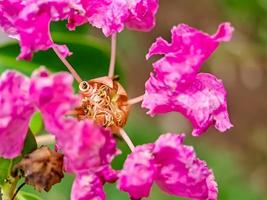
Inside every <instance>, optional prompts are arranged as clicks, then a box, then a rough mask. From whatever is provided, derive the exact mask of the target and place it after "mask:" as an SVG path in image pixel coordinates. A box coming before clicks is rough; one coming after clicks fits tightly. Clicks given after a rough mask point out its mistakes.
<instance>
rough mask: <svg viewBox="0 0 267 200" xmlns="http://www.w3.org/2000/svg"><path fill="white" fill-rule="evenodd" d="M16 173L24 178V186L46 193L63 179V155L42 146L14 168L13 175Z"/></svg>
mask: <svg viewBox="0 0 267 200" xmlns="http://www.w3.org/2000/svg"><path fill="white" fill-rule="evenodd" d="M18 173H21V174H22V176H24V177H25V183H26V184H28V185H32V186H33V187H34V188H35V189H36V190H38V191H42V190H45V191H46V192H48V191H49V190H50V189H51V187H52V185H54V184H56V183H59V182H60V181H61V179H62V178H63V177H64V174H63V155H62V154H60V153H58V152H56V151H53V150H50V149H49V148H48V147H46V146H42V147H40V148H39V149H36V150H35V151H33V152H32V153H30V154H28V155H26V156H25V157H24V158H23V159H22V160H21V161H20V162H19V163H18V164H16V165H15V166H14V169H13V174H14V175H16V174H18Z"/></svg>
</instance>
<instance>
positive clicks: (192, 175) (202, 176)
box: [154, 134, 217, 200]
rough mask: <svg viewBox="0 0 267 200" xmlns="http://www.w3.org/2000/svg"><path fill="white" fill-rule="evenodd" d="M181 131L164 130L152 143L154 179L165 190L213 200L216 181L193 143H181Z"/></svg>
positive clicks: (214, 199)
mask: <svg viewBox="0 0 267 200" xmlns="http://www.w3.org/2000/svg"><path fill="white" fill-rule="evenodd" d="M183 141H184V135H175V134H166V135H163V136H161V137H160V138H159V139H158V140H157V141H156V143H155V148H154V156H155V158H154V159H155V162H156V164H157V166H158V172H157V177H156V182H157V184H158V185H159V186H160V188H161V189H163V190H164V191H165V192H167V193H169V194H172V195H176V196H180V197H187V198H192V199H198V200H216V199H217V184H216V182H215V181H214V176H213V173H212V171H211V170H210V169H209V168H208V167H207V165H206V163H205V162H204V161H202V160H199V159H198V158H197V156H196V153H195V152H194V149H193V147H190V146H186V145H183Z"/></svg>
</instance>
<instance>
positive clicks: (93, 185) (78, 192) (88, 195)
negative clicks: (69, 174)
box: [71, 172, 106, 200]
mask: <svg viewBox="0 0 267 200" xmlns="http://www.w3.org/2000/svg"><path fill="white" fill-rule="evenodd" d="M105 199H106V198H105V193H104V191H103V185H102V183H101V181H100V179H99V178H98V177H97V176H96V175H95V174H90V173H85V172H83V173H81V174H79V175H78V176H77V177H76V178H75V181H74V183H73V186H72V191H71V200H105Z"/></svg>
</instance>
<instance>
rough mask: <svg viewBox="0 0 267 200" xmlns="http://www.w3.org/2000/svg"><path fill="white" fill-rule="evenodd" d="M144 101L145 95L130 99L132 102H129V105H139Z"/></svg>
mask: <svg viewBox="0 0 267 200" xmlns="http://www.w3.org/2000/svg"><path fill="white" fill-rule="evenodd" d="M143 99H144V95H141V96H138V97H135V98H132V99H130V100H128V101H127V105H134V104H137V103H139V102H141V101H143Z"/></svg>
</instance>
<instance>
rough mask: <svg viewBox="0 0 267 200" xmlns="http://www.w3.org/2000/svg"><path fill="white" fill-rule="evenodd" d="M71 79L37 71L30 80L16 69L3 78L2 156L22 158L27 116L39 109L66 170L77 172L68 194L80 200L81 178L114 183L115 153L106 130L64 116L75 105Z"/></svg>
mask: <svg viewBox="0 0 267 200" xmlns="http://www.w3.org/2000/svg"><path fill="white" fill-rule="evenodd" d="M72 81H73V78H72V76H71V75H69V74H68V73H57V74H54V75H49V73H48V72H47V70H45V69H44V68H40V69H39V70H37V71H35V72H34V73H33V75H32V77H31V78H28V77H26V76H24V75H22V74H20V73H18V72H15V71H6V72H4V73H3V74H2V75H1V77H0V106H1V108H2V109H1V112H0V122H1V123H0V141H1V145H0V157H4V158H14V157H16V156H18V155H20V153H21V151H22V148H23V145H24V140H25V137H26V135H27V131H28V125H29V121H30V119H31V116H32V115H33V113H34V112H36V111H40V112H41V114H42V116H43V119H44V123H45V128H46V130H47V131H49V132H50V133H52V134H53V135H55V137H56V141H57V147H58V149H59V150H60V151H62V152H63V153H64V159H65V160H64V166H65V170H66V171H68V172H73V173H75V174H77V178H76V180H75V184H74V187H73V194H72V196H73V198H72V199H74V200H75V199H82V197H81V196H77V195H82V193H81V192H80V191H81V189H82V188H81V187H82V186H81V185H80V182H81V181H82V180H84V179H85V177H89V176H90V177H93V178H94V182H96V183H101V184H99V186H100V185H101V186H102V184H103V183H104V182H114V181H116V179H117V173H116V171H114V170H113V169H112V168H111V167H110V163H111V161H112V159H113V157H114V156H115V155H117V154H118V153H119V152H118V150H117V148H116V142H115V139H114V138H113V137H112V133H111V132H110V130H108V129H104V128H102V127H99V126H97V125H95V124H94V122H92V121H90V120H86V121H78V119H76V118H71V117H66V115H67V114H68V112H70V111H72V110H73V109H74V107H75V106H76V105H77V103H78V101H77V100H78V96H75V94H74V93H73V89H72ZM74 144H75V145H74ZM88 184H89V183H88ZM75 188H78V189H77V190H78V191H76V189H75ZM89 189H90V191H89V193H90V195H91V192H95V193H96V194H98V192H97V191H95V190H94V188H90V187H88V188H87V190H89ZM96 190H98V189H96ZM88 195H89V194H88ZM89 199H90V198H89ZM91 199H93V198H91Z"/></svg>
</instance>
